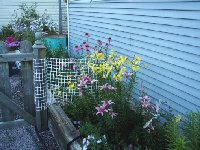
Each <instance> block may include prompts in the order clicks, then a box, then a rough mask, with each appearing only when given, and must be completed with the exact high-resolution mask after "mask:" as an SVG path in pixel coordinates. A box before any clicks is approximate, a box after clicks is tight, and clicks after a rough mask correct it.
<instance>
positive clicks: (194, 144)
mask: <svg viewBox="0 0 200 150" xmlns="http://www.w3.org/2000/svg"><path fill="white" fill-rule="evenodd" d="M187 117H188V118H187V120H186V121H185V124H184V125H185V128H184V135H185V137H186V139H188V140H189V143H188V145H189V147H190V148H191V149H192V150H199V149H200V112H196V113H195V112H193V113H190V114H188V116H187Z"/></svg>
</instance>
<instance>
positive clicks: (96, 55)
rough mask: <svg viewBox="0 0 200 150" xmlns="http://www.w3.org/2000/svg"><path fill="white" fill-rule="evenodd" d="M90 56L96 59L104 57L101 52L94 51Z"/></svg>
mask: <svg viewBox="0 0 200 150" xmlns="http://www.w3.org/2000/svg"><path fill="white" fill-rule="evenodd" d="M92 58H94V59H98V60H103V59H104V54H103V53H101V52H94V53H93V54H92Z"/></svg>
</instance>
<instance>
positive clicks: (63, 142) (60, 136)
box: [48, 104, 82, 150]
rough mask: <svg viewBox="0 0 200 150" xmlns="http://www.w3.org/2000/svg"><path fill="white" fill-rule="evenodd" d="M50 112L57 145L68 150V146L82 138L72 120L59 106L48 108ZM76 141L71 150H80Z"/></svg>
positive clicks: (63, 149) (51, 127)
mask: <svg viewBox="0 0 200 150" xmlns="http://www.w3.org/2000/svg"><path fill="white" fill-rule="evenodd" d="M48 110H49V111H48V112H49V127H50V129H51V130H52V132H53V134H54V136H55V137H56V140H57V143H58V144H59V147H60V149H61V150H68V147H67V144H68V143H69V142H71V141H72V140H74V139H75V138H77V137H78V136H80V133H79V131H78V130H76V129H75V127H74V125H73V124H72V122H71V120H70V119H69V118H68V117H67V115H66V114H65V112H64V111H63V110H62V108H61V107H60V106H59V105H56V104H53V105H50V106H49V107H48ZM77 141H78V140H75V141H74V142H73V143H72V144H71V145H70V149H71V150H80V149H82V148H81V145H82V144H80V143H79V142H80V141H78V142H77Z"/></svg>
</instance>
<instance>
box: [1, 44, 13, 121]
mask: <svg viewBox="0 0 200 150" xmlns="http://www.w3.org/2000/svg"><path fill="white" fill-rule="evenodd" d="M5 47H6V46H5V43H4V42H1V43H0V52H1V53H0V55H1V54H4V53H6V52H7V50H6V49H5ZM0 91H1V92H3V93H4V94H5V95H6V96H8V97H10V98H11V97H12V95H11V85H10V78H9V65H8V62H2V63H1V62H0ZM1 109H2V110H1V111H2V117H3V118H2V121H12V120H14V117H15V114H14V112H13V111H11V110H8V108H7V106H6V107H4V106H3V107H1Z"/></svg>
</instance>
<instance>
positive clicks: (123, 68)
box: [119, 67, 126, 75]
mask: <svg viewBox="0 0 200 150" xmlns="http://www.w3.org/2000/svg"><path fill="white" fill-rule="evenodd" d="M125 71H126V67H122V68H121V69H120V71H119V74H120V75H122V74H123V73H124V72H125Z"/></svg>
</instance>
